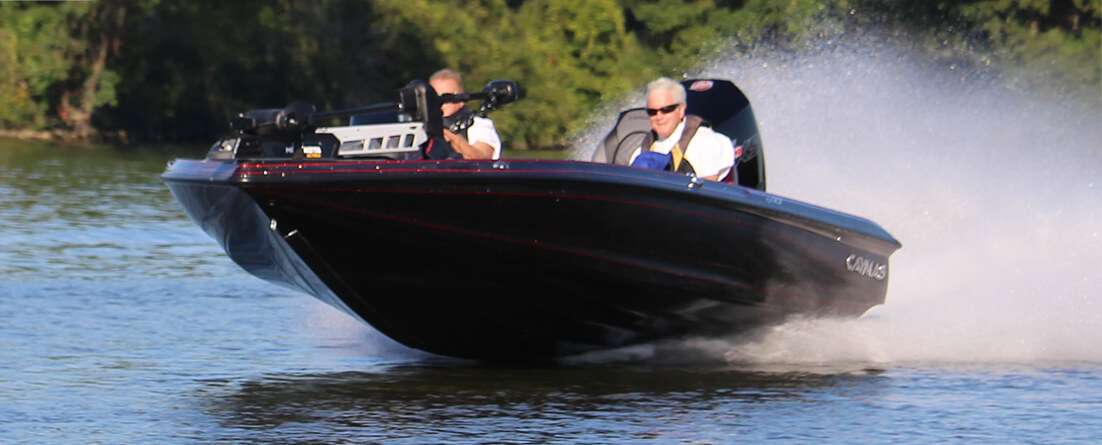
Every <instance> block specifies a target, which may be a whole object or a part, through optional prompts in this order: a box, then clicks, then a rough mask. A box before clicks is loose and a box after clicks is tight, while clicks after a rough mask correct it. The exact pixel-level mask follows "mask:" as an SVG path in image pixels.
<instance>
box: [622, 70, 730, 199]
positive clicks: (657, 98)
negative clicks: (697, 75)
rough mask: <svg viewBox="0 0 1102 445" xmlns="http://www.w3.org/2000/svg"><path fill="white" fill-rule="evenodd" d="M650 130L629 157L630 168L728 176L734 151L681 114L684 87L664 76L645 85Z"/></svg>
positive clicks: (712, 177) (698, 122)
mask: <svg viewBox="0 0 1102 445" xmlns="http://www.w3.org/2000/svg"><path fill="white" fill-rule="evenodd" d="M647 116H648V117H650V127H651V131H650V133H648V134H647V136H646V137H644V139H643V143H642V145H641V146H640V147H639V148H638V149H637V150H635V152H634V153H632V155H631V166H632V167H638V168H648V169H655V170H667V171H672V172H677V173H682V174H692V175H696V176H697V177H699V178H703V179H709V180H712V181H718V180H720V179H723V178H726V177H727V175H728V174H729V173H731V167H732V166H733V165H734V163H735V150H734V148H733V147H732V145H731V140H730V139H728V138H727V137H726V136H724V135H722V134H719V133H716V132H715V131H712V129H711V128H708V127H706V126H703V125H702V124H703V120H702V119H701V118H700V117H698V116H693V115H686V114H685V87H684V86H682V85H681V84H680V83H678V82H677V81H675V80H673V79H670V78H668V77H661V78H659V79H658V80H655V81H653V82H651V83H649V84H647Z"/></svg>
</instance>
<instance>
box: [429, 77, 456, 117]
mask: <svg viewBox="0 0 1102 445" xmlns="http://www.w3.org/2000/svg"><path fill="white" fill-rule="evenodd" d="M429 85H430V86H432V89H433V90H436V94H439V95H441V96H443V95H445V94H459V93H462V92H463V78H462V77H460V76H459V73H457V72H455V71H452V70H450V69H447V68H444V69H442V70H440V71H437V72H435V73H432V76H431V77H429ZM461 108H463V103H461V102H460V103H449V104H443V105H441V106H440V111H442V112H443V113H444V117H448V116H451V115H453V114H455V113H456V112H458V111H459V109H461Z"/></svg>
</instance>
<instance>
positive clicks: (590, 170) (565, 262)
mask: <svg viewBox="0 0 1102 445" xmlns="http://www.w3.org/2000/svg"><path fill="white" fill-rule="evenodd" d="M164 179H165V181H166V183H167V184H168V185H169V187H170V188H171V190H172V192H173V194H174V195H175V196H176V197H177V199H179V200H180V202H181V203H183V205H184V207H185V209H186V210H187V212H188V214H189V215H190V216H191V217H192V218H193V219H194V220H195V221H196V222H197V223H198V224H199V225H200V226H202V227H203V229H204V230H205V231H206V232H207V233H208V234H210V235H211V236H212V237H213V238H215V239H216V240H218V241H219V242H220V243H221V244H222V246H223V247H224V248H225V250H226V252H227V253H228V254H229V255H230V257H231V258H233V260H234V261H235V262H237V263H238V264H239V265H241V266H242V267H243V268H245V269H246V270H247V271H249V272H250V273H252V274H253V275H256V276H258V277H260V278H263V279H265V280H268V281H271V282H275V283H279V284H283V285H286V286H290V287H292V288H296V289H300V290H302V291H304V292H307V293H309V294H311V295H314V296H315V297H317V298H319V299H321V300H322V301H325V302H327V303H329V304H331V305H333V306H335V307H337V308H338V309H341V310H343V311H345V312H347V313H349V314H351V315H353V316H356V317H359V318H361V319H362V320H364V321H365V322H367V323H369V324H371V325H372V326H374V327H375V328H377V329H378V330H379V331H381V332H382V333H384V334H386V335H387V336H390V337H391V338H393V339H395V340H397V341H399V342H401V343H403V344H406V345H408V346H411V347H414V348H417V349H422V350H425V351H429V352H433V353H438V354H443V355H450V356H457V357H469V358H479V359H491V360H529V359H540V358H549V357H559V356H564V355H570V354H576V353H581V352H586V351H591V350H596V349H603V348H612V347H619V346H625V345H631V344H637V343H640V342H647V341H653V340H658V339H666V338H676V337H683V336H718V335H727V334H730V333H735V332H739V331H741V330H745V329H748V328H752V327H755V326H760V325H762V324H765V323H776V322H779V321H781V320H783V319H784V318H785V317H788V316H791V315H797V314H799V315H809V316H859V315H860V314H862V313H864V312H865V311H867V310H868V309H869V308H871V307H872V306H875V305H877V304H881V303H883V301H884V296H885V292H886V286H887V264H888V256H889V255H890V254H891V253H892V252H893V251H894V250H896V249H898V247H899V244H898V242H896V241H895V240H894V239H892V238H891V236H890V235H888V234H887V233H886V232H884V231H883V229H880V228H879V227H878V226H876V225H875V224H873V223H871V222H868V221H866V220H863V219H860V218H857V217H852V216H848V215H843V214H840V213H837V212H832V211H829V210H826V209H820V208H817V207H814V206H810V205H807V204H802V203H799V202H795V201H790V200H787V199H785V198H780V197H777V196H774V195H769V194H766V193H762V192H757V191H754V190H750V189H747V188H742V187H737V186H730V185H726V184H719V183H710V182H708V183H701V182H699V181H696V182H694V181H693V180H691V179H690V178H687V177H684V176H677V175H673V174H669V173H665V172H649V171H640V170H634V169H629V168H625V167H619V166H611V165H604V164H594V163H583V162H561V161H511V162H502V161H498V162H489V161H486V162H470V161H439V162H428V161H402V162H372V161H353V162H349V161H334V162H286V161H270V162H235V161H225V162H214V161H183V160H182V161H177V162H176V163H174V164H173V165H172V166H171V167H170V169H169V170H168V172H166V173H165V175H164Z"/></svg>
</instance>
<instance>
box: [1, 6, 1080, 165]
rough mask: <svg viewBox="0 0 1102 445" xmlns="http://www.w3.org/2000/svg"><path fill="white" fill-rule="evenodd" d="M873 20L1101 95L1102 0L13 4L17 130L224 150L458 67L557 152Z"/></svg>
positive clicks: (6, 78) (12, 97)
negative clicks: (598, 129)
mask: <svg viewBox="0 0 1102 445" xmlns="http://www.w3.org/2000/svg"><path fill="white" fill-rule="evenodd" d="M870 23H874V24H875V25H877V26H884V25H886V26H888V27H891V28H894V29H906V30H907V33H908V35H913V36H915V37H914V39H913V40H912V41H913V42H914V44H915V45H916V46H921V47H923V48H924V49H927V50H929V51H930V52H931V53H932V54H939V53H940V54H942V55H944V56H945V57H963V56H962V54H968V53H969V52H970V51H971V52H974V53H975V54H982V56H981V58H982V59H983V60H978V61H976V63H992V62H995V63H998V64H1000V65H1001V66H1008V67H1011V68H1010V70H1011V71H1017V72H1018V73H1019V75H1018V76H1016V77H1015V78H1017V79H1020V82H1022V84H1023V85H1051V86H1055V87H1059V88H1064V87H1066V86H1073V87H1077V88H1086V89H1088V90H1089V91H1092V92H1093V94H1095V95H1096V96H1098V98H1100V99H1102V91H1100V90H1099V88H1102V0H1015V1H1010V0H965V1H949V0H897V1H894V2H882V1H875V0H785V1H776V0H592V1H586V0H528V1H519V0H475V1H459V0H441V1H430V0H375V1H372V2H363V1H359V0H317V1H309V2H307V1H299V0H266V1H262V0H240V1H232V2H227V1H215V0H195V1H190V2H165V1H161V0H100V1H97V2H91V3H85V2H62V3H18V2H17V3H11V2H0V129H5V128H6V129H46V130H61V131H67V132H72V133H74V134H77V135H78V136H88V134H90V133H95V132H98V133H100V134H126V135H129V137H130V138H131V139H140V140H147V141H192V140H209V139H211V138H212V137H214V136H215V135H216V134H218V133H219V132H220V131H223V130H224V129H225V125H226V122H227V120H228V118H229V117H230V116H231V115H232V114H233V113H236V112H239V111H242V110H245V109H248V108H257V107H277V106H282V105H284V104H286V103H289V102H291V101H294V100H307V101H311V102H313V103H315V104H317V105H318V106H319V107H321V108H334V107H344V106H354V105H360V104H365V103H369V102H375V101H381V100H393V99H394V95H395V91H396V90H397V88H399V87H400V86H402V85H404V84H405V83H406V82H408V81H409V80H411V79H414V78H422V79H424V78H426V77H427V76H428V75H429V74H430V73H432V72H433V71H435V70H436V69H439V68H442V67H451V68H454V69H457V70H459V71H460V72H462V73H463V74H464V77H465V86H466V88H467V89H468V90H477V89H479V88H481V86H482V85H483V84H484V83H485V82H487V81H489V80H492V79H499V78H509V79H514V80H518V81H520V82H521V85H522V87H523V88H524V89H525V90H526V93H527V97H526V99H525V100H523V101H521V102H518V103H517V104H514V105H510V106H509V107H507V108H505V109H504V110H502V111H500V112H498V113H497V114H496V115H495V120H496V122H497V123H498V126H499V129H500V130H501V132H502V134H503V135H504V136H505V138H506V142H507V144H509V146H510V147H512V148H553V147H560V146H562V145H563V144H564V141H566V140H568V138H569V136H570V135H571V133H572V132H574V131H576V130H578V129H579V127H580V126H582V125H583V124H584V122H585V121H586V118H587V114H588V113H589V112H591V110H595V109H597V108H598V106H599V104H601V103H604V102H607V101H609V100H614V99H616V98H619V97H622V95H624V94H625V93H627V92H629V91H632V90H635V89H637V88H640V87H641V86H642V85H643V84H644V83H645V82H646V81H647V80H649V79H651V78H653V77H655V76H657V75H674V76H676V75H679V74H680V73H682V72H688V71H691V70H692V69H694V67H696V66H697V64H699V63H700V62H702V61H705V60H708V59H710V58H712V57H713V56H715V55H716V54H717V53H719V52H721V51H742V50H746V49H748V48H751V47H753V46H755V45H759V44H763V43H767V44H769V45H772V46H775V47H781V48H783V47H792V48H795V47H799V45H801V44H802V43H803V42H805V41H807V40H808V39H814V38H818V37H822V36H823V35H824V34H831V33H843V32H847V31H848V30H852V29H857V28H860V27H865V26H869V25H870ZM977 49H978V51H977ZM534 123H538V125H537V124H534Z"/></svg>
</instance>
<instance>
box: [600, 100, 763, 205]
mask: <svg viewBox="0 0 1102 445" xmlns="http://www.w3.org/2000/svg"><path fill="white" fill-rule="evenodd" d="M681 84H682V85H684V86H685V92H686V97H685V101H686V102H687V109H686V113H687V114H693V115H697V116H700V117H701V118H703V119H704V121H705V123H706V124H707V125H709V126H710V127H711V128H712V130H715V131H716V132H719V133H722V134H724V135H726V136H727V137H729V138H731V145H733V146H734V147H735V155H736V159H735V169H736V172H737V178H738V185H741V186H743V187H752V188H756V189H758V190H763V191H764V190H765V153H764V151H763V149H762V143H761V135H760V134H759V133H758V124H757V121H756V120H755V119H754V111H753V110H752V109H751V107H750V100H749V99H747V98H746V95H745V94H743V93H742V91H741V90H739V89H738V87H736V86H735V84H734V83H732V82H731V81H729V80H722V79H689V80H685V81H683V82H681ZM650 131H651V130H650V119H649V118H648V117H647V113H646V110H644V109H643V108H633V109H630V110H627V111H624V112H622V113H620V116H619V117H618V118H617V120H616V125H614V126H613V127H612V131H610V132H609V134H608V135H607V136H605V139H604V140H603V141H602V142H601V145H600V146H598V147H597V150H596V151H595V152H594V154H593V159H592V160H593V161H594V162H603V163H609V164H617V165H628V164H629V163H630V161H631V154H632V153H633V152H634V151H635V149H637V148H639V145H640V144H642V142H643V138H644V137H645V136H646V134H647V133H648V132H650Z"/></svg>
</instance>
